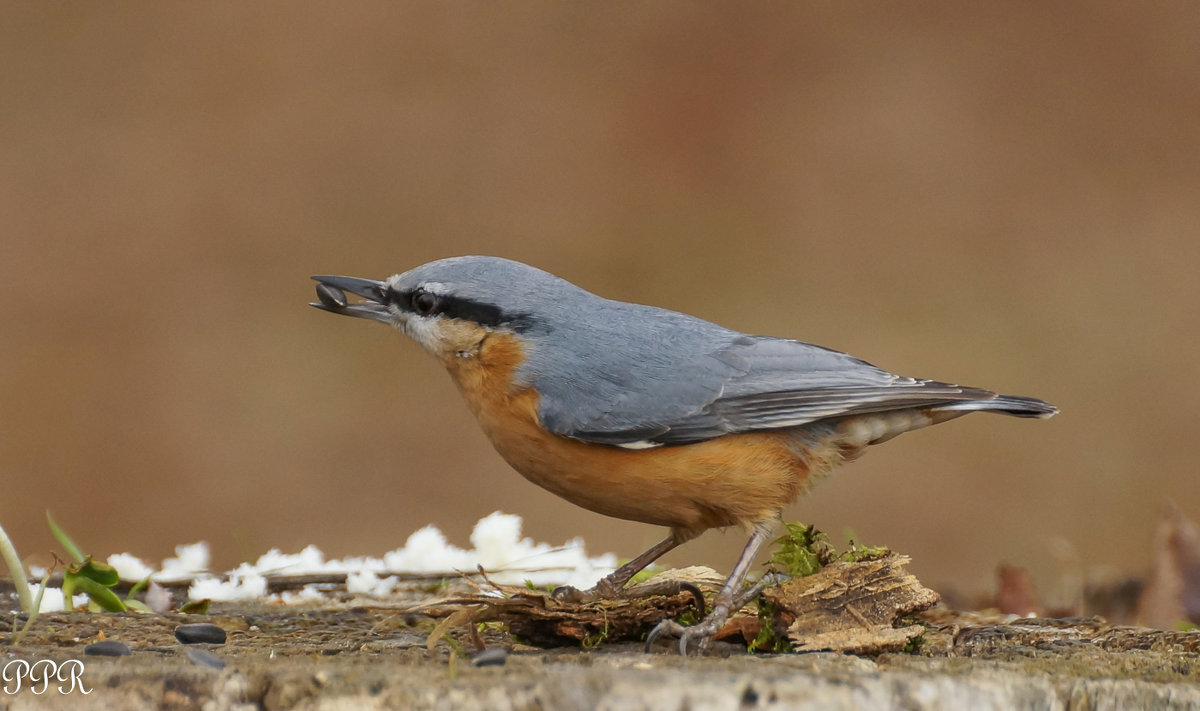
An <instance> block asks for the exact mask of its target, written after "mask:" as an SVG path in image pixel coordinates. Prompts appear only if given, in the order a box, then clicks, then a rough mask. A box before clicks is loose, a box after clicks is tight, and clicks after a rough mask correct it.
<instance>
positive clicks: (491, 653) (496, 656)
mask: <svg viewBox="0 0 1200 711" xmlns="http://www.w3.org/2000/svg"><path fill="white" fill-rule="evenodd" d="M506 661H508V650H507V649H503V648H501V647H489V648H487V649H485V650H483V651H482V652H478V653H477V654H475V656H473V657H471V664H472V665H474V666H477V667H492V666H496V667H499V666H503V665H504V662H506Z"/></svg>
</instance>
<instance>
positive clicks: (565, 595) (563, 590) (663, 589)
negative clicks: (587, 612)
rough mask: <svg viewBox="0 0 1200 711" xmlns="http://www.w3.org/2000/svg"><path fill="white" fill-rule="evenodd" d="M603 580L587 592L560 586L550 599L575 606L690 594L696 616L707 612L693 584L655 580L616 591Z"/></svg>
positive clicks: (702, 599)
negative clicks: (612, 600)
mask: <svg viewBox="0 0 1200 711" xmlns="http://www.w3.org/2000/svg"><path fill="white" fill-rule="evenodd" d="M604 582H605V581H603V580H601V581H600V582H598V583H596V586H595V587H592V588H589V589H587V590H580V589H579V588H576V587H572V586H570V585H560V586H558V587H556V588H554V589H553V590H551V591H550V597H552V598H554V599H555V600H559V601H561V602H571V603H575V604H583V603H585V602H593V601H595V600H606V599H614V598H627V599H634V598H644V597H654V596H656V595H668V596H669V595H678V594H680V593H685V592H686V593H688V594H689V595H691V596H692V600H693V601H694V602H695V603H696V614H698V615H699V616H700V617H704V615H705V613H706V612H707V609H708V608H707V606H706V604H705V602H704V593H703V592H701V591H700V588H699V587H697V586H696V585H695V584H693V583H689V582H685V581H682V580H670V581H665V582H663V583H658V584H656V583H655V582H654V581H653V580H651V581H648V582H645V583H642V584H640V585H634V586H633V587H629V588H622V589H620V590H615V589H613V587H612V586H611V585H607V586H606V585H604Z"/></svg>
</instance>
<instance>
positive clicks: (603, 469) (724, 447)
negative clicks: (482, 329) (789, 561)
mask: <svg viewBox="0 0 1200 711" xmlns="http://www.w3.org/2000/svg"><path fill="white" fill-rule="evenodd" d="M522 360H523V353H522V349H521V346H520V343H519V342H518V341H517V339H516V338H515V337H513V336H509V335H507V334H497V333H493V334H491V335H489V336H488V337H487V338H486V339H485V340H484V341H483V343H482V344H481V346H480V348H479V349H478V351H477V352H476V354H475V355H474V357H471V358H462V359H454V360H453V361H451V360H447V361H446V365H447V368H448V370H449V371H450V374H451V375H452V376H453V377H454V379H455V381H456V382H457V383H458V386H459V389H460V390H461V391H462V394H463V396H464V397H465V398H466V400H467V403H468V405H469V406H470V408H471V410H472V412H473V413H474V414H475V416H476V417H477V418H478V419H479V423H480V425H482V426H483V430H484V432H485V433H486V434H487V436H488V437H489V438H490V439H491V441H492V444H493V445H495V447H496V450H497V451H499V452H500V455H501V456H502V457H504V459H505V461H507V462H508V463H509V464H510V465H511V466H512V467H513V468H514V469H516V470H517V471H518V472H520V473H521V474H522V475H524V476H525V478H527V479H529V480H530V481H532V482H533V483H535V484H537V485H538V486H541V487H543V488H545V489H547V490H549V491H551V492H553V493H555V494H557V495H559V496H561V497H563V498H564V499H566V500H568V501H571V502H572V503H575V504H578V505H579V506H582V507H584V508H586V509H590V510H592V511H595V512H597V513H601V514H605V515H608V516H615V517H617V518H623V519H630V520H634V521H643V522H645V523H652V524H658V525H662V526H670V527H672V528H674V529H678V530H679V531H681V532H688V533H692V534H695V533H699V532H700V531H703V530H705V529H708V528H714V527H719V526H729V525H733V524H746V523H754V522H758V521H763V520H767V519H769V518H771V517H772V516H774V515H776V514H777V513H778V511H779V510H780V509H781V508H782V507H783V506H785V505H786V504H788V503H790V502H791V501H792V500H794V499H795V498H796V497H797V496H798V495H799V494H800V493H801V491H803V489H804V488H805V485H806V483H807V481H808V479H809V476H810V472H811V473H814V474H816V473H823V472H825V471H828V470H829V469H831V468H832V467H833V466H834V465H835V464H836V463H837V461H838V460H839V459H840V455H839V453H838V452H837V450H836V448H835V447H822V448H821V451H820V452H817V453H814V452H812V451H810V450H808V449H807V448H806V447H805V446H804V445H803V443H801V442H800V441H799V440H798V439H797V438H796V437H795V436H794V435H790V434H788V433H786V432H771V433H752V434H739V435H728V436H725V437H720V438H718V439H713V440H709V441H706V442H699V443H696V444H689V445H681V446H673V447H656V448H653V449H640V450H628V449H621V448H619V447H613V446H608V445H601V444H592V443H589V442H582V441H579V440H574V439H570V438H567V437H559V436H557V435H553V434H550V433H548V432H546V430H544V429H542V427H541V425H540V423H539V420H538V404H539V397H538V393H537V392H536V391H535V390H534V389H532V388H523V389H514V387H513V379H512V376H513V373H514V372H515V371H516V369H517V367H518V366H519V365H520V364H521V362H522Z"/></svg>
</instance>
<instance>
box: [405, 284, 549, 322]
mask: <svg viewBox="0 0 1200 711" xmlns="http://www.w3.org/2000/svg"><path fill="white" fill-rule="evenodd" d="M422 295H428V296H432V297H434V299H435V300H436V301H435V303H434V305H433V308H432V310H429V311H425V310H422V309H421V308H420V307H419V305H418V303H417V302H418V300H419V299H420V298H421V297H422ZM387 301H388V303H391V304H394V305H396V306H398V307H400V308H401V309H403V310H404V311H409V312H411V313H414V314H417V315H419V316H436V315H441V316H445V317H446V318H456V319H461V320H463V321H471V322H473V323H477V324H479V325H480V326H486V327H489V328H496V327H500V326H503V327H506V328H511V329H512V330H514V331H523V330H525V329H526V328H527V327H528V325H529V324H528V318H527V317H526V316H525V315H524V314H507V313H505V312H504V311H502V310H501V309H500V308H499V307H498V306H495V305H493V304H485V303H482V302H479V301H472V300H471V299H464V298H462V297H458V296H453V295H450V294H432V293H430V292H427V291H422V290H420V289H409V290H405V291H393V290H391V289H389V290H388V292H387Z"/></svg>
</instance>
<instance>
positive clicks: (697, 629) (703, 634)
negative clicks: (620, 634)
mask: <svg viewBox="0 0 1200 711" xmlns="http://www.w3.org/2000/svg"><path fill="white" fill-rule="evenodd" d="M728 619H729V611H728V609H727V608H724V607H723V606H722V605H721V603H719V602H718V603H717V604H716V605H714V606H713V611H712V613H710V614H709V615H708V616H707V617H705V618H704V619H703V620H701V621H700V622H698V623H696V624H694V625H692V626H691V627H684V626H683V625H681V624H679V623H678V622H676V621H675V620H663V621H662V622H659V623H658V624H657V625H655V626H654V629H652V630H650V634H648V635H646V653H647V654H649V653H650V650H651V648H652V647H653V646H654V643H655V642H657V641H658V640H659V638H661V637H669V638H675V637H678V638H679V655H680V656H683V657H686V656H687V655H688V648H689V647H691V646H692V643H693V642H694V643H695V649H696V654H697V655H703V654H704V653H705V652H707V651H708V648H709V646H710V645H711V644H712V641H713V637H716V636H717V632H720V631H721V628H722V627H724V626H725V621H726V620H728Z"/></svg>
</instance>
